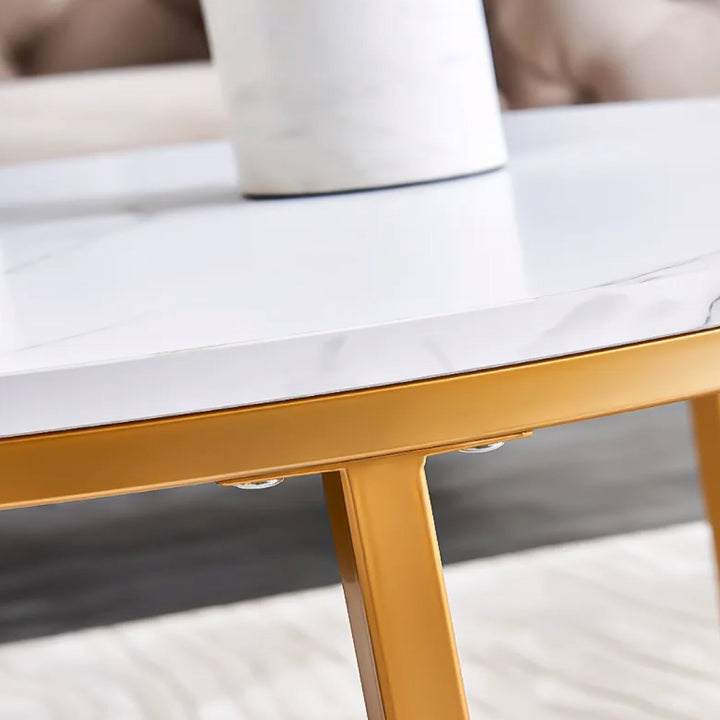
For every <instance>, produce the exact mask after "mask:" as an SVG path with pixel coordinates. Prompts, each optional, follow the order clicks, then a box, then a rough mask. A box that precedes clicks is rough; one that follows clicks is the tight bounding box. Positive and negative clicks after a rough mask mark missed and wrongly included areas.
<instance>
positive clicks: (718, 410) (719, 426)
mask: <svg viewBox="0 0 720 720" xmlns="http://www.w3.org/2000/svg"><path fill="white" fill-rule="evenodd" d="M692 409H693V420H694V424H695V447H696V451H697V458H698V472H699V475H700V480H701V484H702V490H703V495H704V498H705V512H706V514H707V518H708V521H709V522H710V525H711V526H712V531H713V537H714V539H715V558H716V561H720V394H715V395H705V396H703V397H699V398H695V399H694V400H693V401H692Z"/></svg>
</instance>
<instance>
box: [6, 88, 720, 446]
mask: <svg viewBox="0 0 720 720" xmlns="http://www.w3.org/2000/svg"><path fill="white" fill-rule="evenodd" d="M505 121H506V129H507V135H508V144H509V148H510V155H511V163H510V169H509V171H499V172H495V173H490V174H487V175H484V176H479V177H475V178H470V179H464V180H457V181H450V182H444V183H436V184H429V185H424V186H417V187H412V188H404V189H395V190H386V191H376V192H369V193H357V194H350V195H343V196H331V197H324V198H306V199H298V200H277V201H246V200H240V199H238V198H237V193H236V183H237V178H236V175H235V171H234V168H233V161H232V156H231V151H230V148H229V146H228V145H227V144H225V143H201V144H192V145H185V146H177V147H166V148H156V149H152V150H142V151H133V152H124V153H119V154H113V155H105V156H95V157H91V158H85V159H70V160H54V161H50V162H36V163H28V164H25V165H10V166H5V167H0V436H11V435H19V434H25V433H35V432H42V431H49V430H57V429H64V428H73V427H84V426H93V425H99V424H106V423H113V422H121V421H128V420H136V419H142V418H150V417H160V416H168V415H174V414H181V413H188V412H193V411H202V410H210V409H216V408H225V407H235V406H242V405H248V404H255V403H264V402H269V401H275V400H283V399H288V398H297V397H304V396H312V395H319V394H325V393H332V392H337V391H342V390H349V389H357V388H364V387H370V386H376V385H382V384H388V383H397V382H403V381H408V380H413V379H417V378H427V377H434V376H442V375H448V374H453V373H460V372H465V371H471V370H478V369H482V368H490V367H497V366H502V365H508V364H515V363H522V362H527V361H531V360H537V359H539V358H547V357H553V356H560V355H565V354H569V353H575V352H579V351H584V350H589V349H595V348H603V347H610V346H616V345H621V344H626V343H632V342H637V341H642V340H647V339H650V338H657V337H662V336H669V335H675V334H681V333H688V332H692V331H695V330H699V329H701V328H707V327H713V326H718V325H720V303H718V302H717V300H718V298H719V297H720V132H718V128H720V100H694V101H682V102H664V103H651V104H628V105H608V106H589V107H582V108H577V107H576V108H566V109H556V110H542V111H528V112H520V113H513V114H509V115H508V116H506V118H505Z"/></svg>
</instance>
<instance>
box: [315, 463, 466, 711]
mask: <svg viewBox="0 0 720 720" xmlns="http://www.w3.org/2000/svg"><path fill="white" fill-rule="evenodd" d="M424 464H425V459H424V457H422V456H418V455H404V456H392V457H384V458H376V459H370V460H362V461H358V462H355V463H350V464H348V466H347V467H346V468H345V469H344V470H341V471H338V472H330V473H325V474H324V475H323V482H324V486H325V496H326V499H327V505H328V510H329V513H330V522H331V525H332V530H333V535H334V537H335V547H336V550H337V555H338V561H339V564H340V573H341V576H342V582H343V588H344V590H345V598H346V601H347V606H348V614H349V616H350V624H351V629H352V635H353V640H354V642H355V651H356V654H357V659H358V665H359V667H360V678H361V682H362V687H363V694H364V696H365V705H366V707H367V712H368V717H369V719H370V720H467V718H468V711H467V703H466V700H465V692H464V688H463V683H462V676H461V674H460V665H459V662H458V657H457V649H456V647H455V637H454V634H453V629H452V623H451V620H450V612H449V608H448V602H447V597H446V594H445V582H444V578H443V572H442V566H441V564H440V554H439V552H438V546H437V539H436V536H435V525H434V522H433V518H432V511H431V508H430V499H429V496H428V491H427V484H426V481H425V471H424Z"/></svg>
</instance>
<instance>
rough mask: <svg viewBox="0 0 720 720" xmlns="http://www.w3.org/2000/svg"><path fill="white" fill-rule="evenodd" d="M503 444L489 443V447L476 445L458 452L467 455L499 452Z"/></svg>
mask: <svg viewBox="0 0 720 720" xmlns="http://www.w3.org/2000/svg"><path fill="white" fill-rule="evenodd" d="M504 444H505V443H504V442H496V443H490V445H478V446H477V447H469V448H463V449H462V450H459V451H458V452H461V453H467V454H468V455H480V454H481V453H489V452H492V451H493V450H499V449H500V448H501V447H502V446H503V445H504Z"/></svg>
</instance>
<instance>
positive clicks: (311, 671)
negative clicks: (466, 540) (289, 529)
mask: <svg viewBox="0 0 720 720" xmlns="http://www.w3.org/2000/svg"><path fill="white" fill-rule="evenodd" d="M445 575H446V582H447V589H448V596H449V600H450V609H451V611H452V615H453V624H454V626H455V633H456V635H457V642H458V652H459V656H460V664H461V668H462V672H463V677H464V682H465V689H466V694H467V698H468V704H469V706H470V715H471V717H472V718H477V719H478V720H480V719H483V720H528V718H532V720H578V719H579V718H583V719H585V718H587V719H590V718H592V720H619V719H622V720H707V718H713V717H718V715H716V713H720V666H719V665H718V662H717V657H718V652H719V651H720V639H719V638H718V632H717V629H718V614H717V605H716V597H715V581H714V578H713V570H712V558H711V541H710V536H709V528H707V527H706V526H705V525H704V524H701V523H695V524H691V525H680V526H677V527H673V528H667V529H664V530H661V531H654V532H647V533H638V534H635V535H628V536H621V537H614V538H608V539H604V540H596V541H594V542H589V543H579V544H574V545H567V546H561V547H557V548H550V549H548V548H545V549H542V550H536V551H533V552H528V553H521V554H517V555H509V556H504V557H499V558H492V559H490V560H479V561H478V560H475V561H473V562H468V563H463V564H460V565H454V566H452V567H450V568H447V570H446V573H445ZM0 717H2V718H3V719H4V720H5V719H7V720H30V719H32V720H36V719H37V720H41V719H42V720H45V719H46V718H52V719H53V720H99V719H100V718H102V720H352V719H355V718H362V717H365V715H364V709H363V701H362V694H361V689H360V681H359V677H358V672H357V669H356V664H355V657H354V653H353V647H352V640H351V637H350V629H349V625H348V622H347V615H346V611H345V603H344V600H343V594H342V590H341V589H340V587H339V586H333V587H329V588H323V589H320V590H313V591H310V592H304V593H292V594H288V595H279V596H275V597H270V598H263V599H261V600H255V601H251V602H244V603H236V604H233V605H227V606H224V607H215V608H207V609H203V610H198V611H194V612H185V613H179V614H175V615H166V616H164V617H160V618H156V619H153V620H145V621H141V622H133V623H124V624H118V625H113V626H110V627H104V628H97V629H94V630H86V631H83V632H78V633H68V634H65V635H57V636H55V637H51V638H42V639H39V640H32V641H26V642H21V643H13V644H7V645H3V646H2V647H0Z"/></svg>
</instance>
